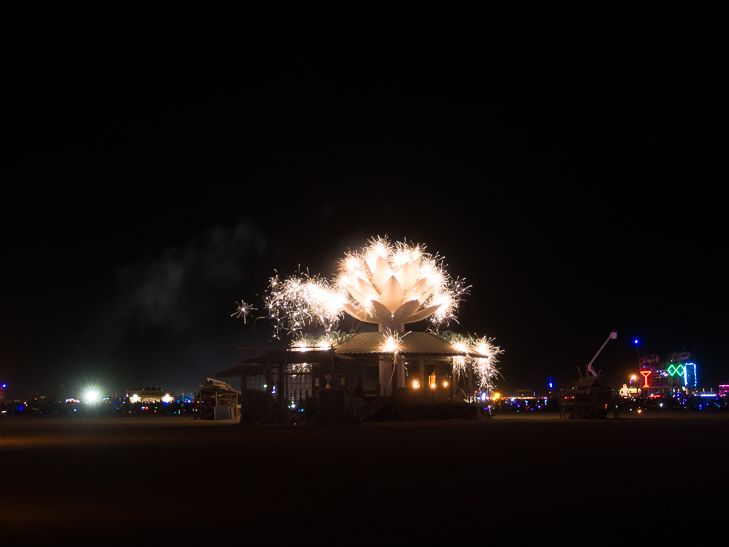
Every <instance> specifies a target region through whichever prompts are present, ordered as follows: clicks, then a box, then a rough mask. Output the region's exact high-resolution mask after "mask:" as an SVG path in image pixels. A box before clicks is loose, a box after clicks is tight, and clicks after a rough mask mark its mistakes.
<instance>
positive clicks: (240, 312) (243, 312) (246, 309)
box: [230, 300, 258, 323]
mask: <svg viewBox="0 0 729 547" xmlns="http://www.w3.org/2000/svg"><path fill="white" fill-rule="evenodd" d="M257 309H258V308H254V307H253V306H251V305H250V304H248V303H247V302H246V301H245V300H241V301H240V304H237V308H236V309H235V311H234V312H233V313H231V314H230V316H231V317H233V316H235V317H238V318H240V317H242V318H243V323H245V322H246V317H248V316H249V315H250V314H251V312H252V311H255V310H257Z"/></svg>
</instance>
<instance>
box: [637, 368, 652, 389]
mask: <svg viewBox="0 0 729 547" xmlns="http://www.w3.org/2000/svg"><path fill="white" fill-rule="evenodd" d="M652 372H653V371H651V370H641V371H640V373H641V374H642V375H643V377H644V378H645V385H644V386H643V387H650V386H649V385H648V376H650V375H651V373H652Z"/></svg>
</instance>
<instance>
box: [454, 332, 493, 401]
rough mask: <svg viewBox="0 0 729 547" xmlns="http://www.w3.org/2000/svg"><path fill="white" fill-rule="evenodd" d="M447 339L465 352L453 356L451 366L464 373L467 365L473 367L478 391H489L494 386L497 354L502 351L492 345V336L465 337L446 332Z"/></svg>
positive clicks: (457, 371) (457, 348) (455, 347)
mask: <svg viewBox="0 0 729 547" xmlns="http://www.w3.org/2000/svg"><path fill="white" fill-rule="evenodd" d="M448 334H449V336H448V340H449V342H450V343H451V345H452V346H453V348H454V349H456V350H458V351H460V352H463V353H466V354H467V355H459V356H456V357H454V358H453V368H454V370H455V371H456V374H459V375H460V374H465V373H466V371H467V370H468V368H467V365H469V364H470V365H471V366H472V367H473V371H474V375H475V379H476V384H477V386H478V389H479V391H490V390H492V389H493V388H494V386H495V382H496V378H497V377H498V376H499V374H500V372H499V369H498V368H496V363H498V361H499V355H501V354H502V353H504V350H502V349H501V348H500V347H498V346H495V345H494V339H493V338H487V337H486V336H484V337H483V338H475V339H474V338H472V337H470V336H469V337H468V338H466V337H465V336H463V335H460V334H453V333H448Z"/></svg>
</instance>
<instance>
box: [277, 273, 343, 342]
mask: <svg viewBox="0 0 729 547" xmlns="http://www.w3.org/2000/svg"><path fill="white" fill-rule="evenodd" d="M343 300H344V297H343V295H342V294H341V293H340V292H338V291H336V290H334V289H332V287H331V284H330V283H329V281H328V280H326V279H324V278H322V277H319V276H308V275H299V276H291V277H289V278H287V279H284V280H281V279H279V277H278V276H275V277H272V278H271V279H270V285H269V287H268V293H267V296H266V298H265V304H266V309H267V310H268V312H269V318H270V319H271V321H272V322H273V329H274V337H276V338H279V337H280V335H281V333H282V331H288V332H291V333H295V332H298V331H300V330H301V329H302V328H304V327H305V326H306V325H308V324H311V323H318V324H321V325H323V326H324V328H325V330H326V332H327V333H330V332H332V330H333V329H334V327H335V326H336V324H337V323H338V321H339V319H340V317H341V315H342V302H343Z"/></svg>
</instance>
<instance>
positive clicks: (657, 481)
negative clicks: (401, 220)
mask: <svg viewBox="0 0 729 547" xmlns="http://www.w3.org/2000/svg"><path fill="white" fill-rule="evenodd" d="M2 423H3V425H4V433H5V438H4V439H3V438H2V436H0V466H1V467H0V472H1V473H2V481H1V483H2V495H1V496H0V500H1V501H0V510H1V511H0V525H1V526H2V532H0V533H1V534H2V537H3V540H4V541H3V543H5V542H6V541H8V540H10V539H16V538H25V539H27V540H41V539H50V540H57V541H58V542H59V543H63V544H68V542H69V541H71V540H77V541H79V542H80V544H87V543H89V542H93V543H97V544H104V543H114V544H115V543H117V542H118V541H119V540H121V541H124V542H131V543H140V542H141V543H162V542H164V543H166V542H168V541H175V542H177V541H184V542H187V541H193V540H195V544H204V545H208V544H209V545H213V544H216V545H217V544H221V545H223V544H229V543H228V538H239V539H235V540H234V542H235V544H239V542H245V543H249V542H250V543H255V544H264V545H265V544H272V545H277V544H281V543H282V542H283V541H285V542H286V544H287V545H312V544H318V545H353V544H354V545H377V546H381V545H437V544H445V543H448V544H450V543H457V542H461V541H470V540H479V541H483V542H485V543H488V542H489V541H493V540H516V541H518V540H529V539H542V540H548V539H552V540H554V539H557V540H558V541H559V542H560V544H564V543H565V542H567V543H572V542H573V541H575V542H576V543H582V542H583V541H590V539H588V538H592V539H601V540H602V541H605V540H606V541H607V542H608V543H613V542H616V543H622V542H623V541H624V540H625V539H627V538H635V539H639V538H641V539H642V540H649V538H653V539H656V538H671V537H679V536H683V534H685V533H687V532H691V533H692V535H693V534H696V535H698V536H701V535H703V534H707V535H714V534H715V533H717V532H719V531H720V530H723V529H724V528H725V522H724V519H725V518H726V504H727V498H728V492H729V488H728V487H729V471H728V470H727V463H728V462H729V440H728V437H729V416H725V415H724V414H723V413H717V414H707V415H703V416H702V415H698V414H696V415H689V416H685V415H684V416H680V415H679V416H675V415H674V416H663V417H660V418H652V419H651V418H648V417H644V418H640V417H630V418H628V419H621V420H612V419H608V420H602V421H575V420H559V419H557V418H555V417H552V416H548V417H540V418H531V417H521V416H518V415H517V416H509V417H496V418H494V419H491V420H480V421H457V422H456V421H453V422H428V423H405V424H403V423H399V424H370V425H364V426H342V427H316V426H311V427H304V426H291V427H276V426H264V427H261V426H259V427H241V426H238V425H234V424H231V423H226V422H202V421H193V420H191V419H183V418H171V417H170V418H162V417H160V418H156V419H155V418H148V417H115V418H108V417H107V418H101V419H100V418H97V417H95V416H94V415H88V416H78V417H53V416H30V417H14V418H5V419H4V420H3V422H2ZM575 534H579V535H577V536H576V535H575ZM584 534H587V536H584ZM677 534H678V536H677ZM261 536H264V537H265V538H266V539H265V540H264V541H263V542H261V541H260V538H261ZM205 538H207V539H205ZM215 538H217V539H215ZM254 538H255V539H258V541H254ZM578 538H582V539H578ZM603 538H604V539H603ZM602 541H601V542H602Z"/></svg>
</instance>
